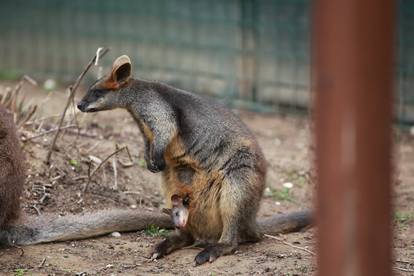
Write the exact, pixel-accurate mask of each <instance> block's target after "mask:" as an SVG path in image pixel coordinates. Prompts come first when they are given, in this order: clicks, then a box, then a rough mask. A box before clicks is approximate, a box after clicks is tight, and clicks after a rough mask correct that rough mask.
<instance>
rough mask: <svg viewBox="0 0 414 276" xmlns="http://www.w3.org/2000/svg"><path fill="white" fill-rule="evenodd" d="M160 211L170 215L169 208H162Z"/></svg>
mask: <svg viewBox="0 0 414 276" xmlns="http://www.w3.org/2000/svg"><path fill="white" fill-rule="evenodd" d="M161 212H163V213H164V214H167V215H171V209H167V208H162V210H161Z"/></svg>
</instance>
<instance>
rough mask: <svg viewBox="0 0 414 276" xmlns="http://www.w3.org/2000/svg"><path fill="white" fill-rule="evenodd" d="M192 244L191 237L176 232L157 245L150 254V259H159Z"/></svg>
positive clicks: (184, 233) (186, 233) (181, 232)
mask: <svg viewBox="0 0 414 276" xmlns="http://www.w3.org/2000/svg"><path fill="white" fill-rule="evenodd" d="M193 243H194V238H193V236H192V235H191V234H190V233H188V232H186V231H182V230H176V231H175V232H174V233H172V234H171V235H169V236H168V237H167V238H166V239H165V240H163V241H162V242H160V243H158V244H157V245H156V246H155V248H154V251H153V252H152V254H151V259H152V260H155V259H160V258H162V257H164V256H165V255H168V254H170V253H171V252H172V251H174V250H177V249H180V248H183V247H186V246H189V245H192V244H193Z"/></svg>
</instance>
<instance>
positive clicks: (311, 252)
mask: <svg viewBox="0 0 414 276" xmlns="http://www.w3.org/2000/svg"><path fill="white" fill-rule="evenodd" d="M264 236H265V237H268V238H271V239H274V240H277V241H280V242H281V243H283V244H284V245H287V246H290V247H292V248H295V249H299V250H303V251H305V252H308V253H309V254H311V255H312V256H315V253H314V252H313V251H310V250H309V249H307V248H305V247H301V246H297V245H294V244H291V243H288V242H287V241H284V240H283V239H281V238H278V237H276V236H272V235H268V234H264Z"/></svg>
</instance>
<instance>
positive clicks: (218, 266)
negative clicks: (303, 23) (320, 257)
mask: <svg viewBox="0 0 414 276" xmlns="http://www.w3.org/2000/svg"><path fill="white" fill-rule="evenodd" d="M6 85H10V83H2V84H0V93H2V90H4V87H5V86H6ZM24 90H25V93H26V95H27V98H28V99H30V100H32V101H33V102H35V103H38V104H39V111H38V113H37V116H36V118H35V119H33V120H31V121H30V123H29V124H26V125H25V126H24V127H23V128H22V129H21V130H20V133H21V137H22V145H23V147H24V151H25V154H26V158H27V162H28V167H29V169H28V175H27V181H26V185H25V191H24V195H23V205H22V208H23V213H24V215H32V216H37V215H38V213H41V214H42V215H45V214H48V213H54V214H61V215H65V214H69V213H73V214H77V213H82V212H85V211H93V210H100V209H103V208H114V207H121V208H132V209H135V208H145V209H148V210H154V211H157V210H158V209H159V208H160V206H162V203H163V202H162V201H163V199H162V195H161V188H160V187H161V181H160V175H159V174H153V173H150V172H148V171H147V170H146V169H145V163H144V161H143V142H142V138H141V136H140V133H139V130H138V127H137V126H136V125H135V123H134V122H133V120H132V118H130V115H129V114H128V113H127V112H125V111H122V110H115V111H109V112H101V113H96V114H82V113H78V114H77V120H78V122H79V124H80V126H81V135H80V136H77V134H76V129H75V128H71V129H67V130H66V131H65V135H64V136H63V137H62V138H61V139H59V141H58V143H57V149H56V150H57V151H56V152H55V153H54V155H53V157H52V159H53V166H52V167H48V166H46V165H45V163H44V160H45V159H46V153H47V150H48V148H49V146H50V143H51V139H52V137H53V135H50V134H48V135H44V136H39V137H37V138H30V137H33V136H35V135H39V134H42V133H44V132H45V131H48V130H51V129H54V128H55V127H56V124H57V119H58V118H57V117H56V116H54V115H58V114H60V113H61V112H62V109H63V106H64V103H65V102H66V96H67V95H66V94H65V93H63V92H53V93H49V94H48V93H47V92H45V91H43V90H42V89H38V88H33V87H30V86H27V87H26V88H25V89H24ZM235 112H237V113H240V116H241V117H242V119H243V120H244V121H245V122H246V124H247V125H248V126H249V127H250V128H251V129H252V130H253V132H254V133H255V135H256V136H257V138H258V140H259V143H260V145H261V146H262V148H263V151H264V153H265V155H266V159H267V161H268V170H269V173H268V178H267V186H268V188H267V189H266V192H265V195H264V198H263V201H262V204H261V209H260V213H259V216H270V215H272V214H275V213H286V212H290V211H294V210H299V209H305V208H309V207H310V206H311V204H312V194H313V190H314V183H312V181H311V178H310V177H309V175H310V171H311V168H310V165H311V162H310V161H311V158H312V155H311V153H310V152H311V148H312V147H311V136H310V126H309V122H308V120H307V119H306V118H297V117H296V118H295V117H283V116H277V115H263V114H254V113H249V112H241V111H235ZM51 116H52V117H51ZM53 116H54V117H53ZM67 118H68V122H67V123H65V124H72V123H71V122H70V120H71V118H72V113H71V112H70V113H69V115H68V117H67ZM396 132H397V131H396ZM28 138H29V139H28ZM23 140H26V141H23ZM396 140H397V142H398V143H397V145H396V147H395V151H396V162H397V173H396V181H395V196H394V200H395V210H394V212H395V240H394V249H395V257H394V259H395V263H394V266H395V273H396V275H414V272H410V271H412V270H414V204H413V200H414V185H413V182H414V137H413V136H410V135H409V134H404V133H400V132H398V133H397V134H396ZM116 145H119V146H124V145H126V146H128V148H129V150H130V152H131V155H132V159H133V165H132V166H129V164H127V163H128V162H129V160H128V156H127V155H126V154H125V152H120V153H119V154H118V157H117V158H118V161H117V177H116V179H115V177H114V169H113V162H106V163H105V165H104V166H102V168H101V169H100V170H99V171H97V173H96V174H95V175H94V177H93V181H92V182H91V183H90V185H89V186H88V189H87V191H86V192H83V189H84V186H85V183H86V178H85V177H86V176H87V174H88V167H89V166H90V165H89V164H92V165H91V166H92V169H93V168H96V166H97V163H96V162H99V160H103V159H105V157H107V156H108V155H109V154H111V153H112V152H114V151H115V149H116ZM91 159H92V163H91V162H90V160H91ZM115 180H116V182H117V183H115ZM287 183H292V184H293V186H292V188H289V184H287ZM162 234H163V231H157V230H154V229H149V230H146V231H140V232H132V233H122V234H121V236H120V237H113V236H111V235H108V236H104V237H99V238H94V239H89V240H83V241H73V242H61V243H52V244H44V245H36V246H26V247H24V255H23V256H20V253H21V252H20V250H18V249H15V248H9V249H0V275H152V274H157V275H158V274H160V275H175V274H181V275H312V274H314V272H315V269H316V267H315V258H314V256H312V255H311V254H309V253H308V252H305V251H303V250H299V249H295V248H293V247H290V246H287V245H285V244H283V243H281V242H280V241H277V240H272V239H268V238H266V239H265V240H263V241H261V242H259V243H256V244H250V245H243V246H240V248H239V249H238V250H237V251H236V253H235V254H234V255H231V256H225V257H221V258H219V259H218V260H216V261H215V262H214V263H211V264H205V265H202V266H198V267H194V266H193V260H194V257H195V255H196V254H197V252H198V250H199V249H185V250H180V251H177V252H174V253H172V254H171V255H169V256H167V257H165V258H163V259H161V260H158V261H156V262H148V256H149V252H150V249H151V247H152V246H153V245H154V244H155V243H156V242H158V241H160V240H161V239H162ZM281 237H282V238H283V239H284V240H286V241H287V242H289V243H292V244H294V245H296V246H300V247H306V248H308V249H310V250H313V251H314V250H315V249H314V245H315V230H314V229H311V230H308V231H306V232H303V233H293V234H288V235H283V236H281ZM403 270H406V271H403Z"/></svg>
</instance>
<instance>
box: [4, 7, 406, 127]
mask: <svg viewBox="0 0 414 276" xmlns="http://www.w3.org/2000/svg"><path fill="white" fill-rule="evenodd" d="M411 2H412V1H409V0H401V2H400V6H401V9H400V15H401V16H400V19H399V20H400V22H399V28H400V32H399V42H400V43H399V46H398V50H399V57H400V59H399V60H400V62H399V67H398V68H399V70H398V71H399V73H398V80H399V84H400V85H399V90H398V91H399V92H398V101H396V102H397V109H398V115H399V119H400V120H401V121H410V120H413V119H414V112H411V110H410V109H411V108H412V106H414V96H412V93H410V92H409V89H410V86H411V83H412V79H413V78H412V74H413V73H414V68H413V64H414V63H413V62H414V60H412V59H413V55H412V49H413V47H412V46H413V45H412V40H413V39H414V36H413V35H411V34H412V30H413V31H414V29H413V27H412V26H411V25H412V24H414V20H411V18H414V17H413V15H414V14H413V13H414V3H411ZM310 10H311V1H310V0H225V1H222V0H209V1H204V0H152V1H146V0H88V1H84V0H70V1H69V0H36V1H23V0H3V1H2V4H1V9H0V38H1V40H0V77H3V78H6V77H11V76H15V75H18V74H21V73H27V74H29V75H32V76H34V77H37V78H40V79H46V78H54V79H58V80H64V81H70V80H73V78H75V77H76V76H77V74H78V73H79V71H80V70H81V69H82V68H83V66H84V64H85V63H86V62H87V61H88V60H89V58H90V57H91V56H92V55H93V54H94V52H95V51H96V49H97V48H98V47H101V46H105V47H110V48H111V50H112V51H111V53H110V54H111V55H112V57H111V58H108V57H107V58H105V60H104V65H105V66H107V67H109V65H110V62H111V59H113V58H115V57H116V56H118V55H121V54H128V55H129V56H130V57H131V59H132V61H133V65H134V75H135V76H137V77H141V78H149V79H159V80H163V81H166V82H168V83H170V84H173V85H176V86H178V87H180V88H183V89H187V90H192V91H194V92H197V93H200V94H206V95H210V96H214V97H217V98H220V99H222V100H223V101H225V102H226V103H227V104H229V105H231V106H244V107H248V108H252V109H255V110H259V111H267V110H270V111H272V110H273V111H274V110H286V111H288V112H302V111H306V109H307V107H308V106H309V102H310V85H309V83H310V29H311V28H310ZM373 47H374V45H373Z"/></svg>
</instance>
